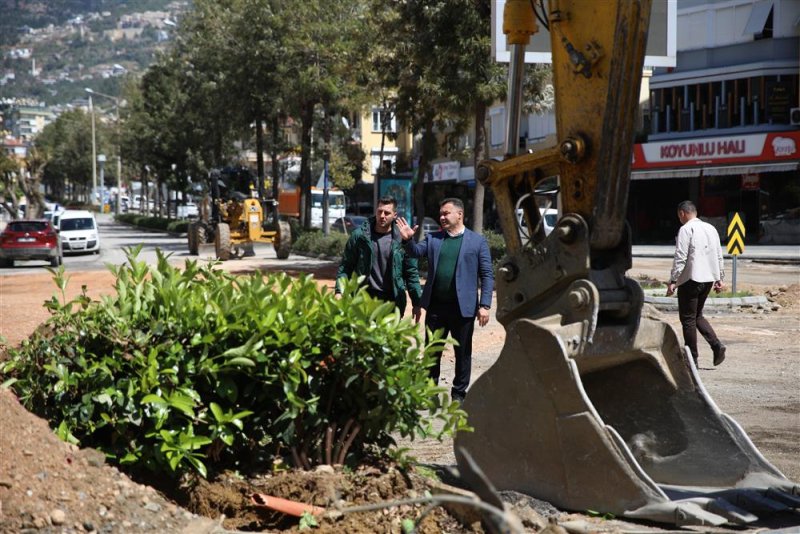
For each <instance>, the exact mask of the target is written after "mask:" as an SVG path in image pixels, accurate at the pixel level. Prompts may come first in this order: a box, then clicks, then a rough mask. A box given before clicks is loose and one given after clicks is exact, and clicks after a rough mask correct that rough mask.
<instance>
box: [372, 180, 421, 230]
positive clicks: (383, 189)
mask: <svg viewBox="0 0 800 534" xmlns="http://www.w3.org/2000/svg"><path fill="white" fill-rule="evenodd" d="M386 195H389V196H392V197H394V199H395V200H397V215H398V217H405V219H406V220H407V221H412V220H413V219H412V218H411V211H412V210H411V208H412V206H413V205H414V203H413V201H412V198H411V178H381V179H380V195H379V196H381V197H384V196H386Z"/></svg>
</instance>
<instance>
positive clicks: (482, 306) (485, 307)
mask: <svg viewBox="0 0 800 534" xmlns="http://www.w3.org/2000/svg"><path fill="white" fill-rule="evenodd" d="M490 307H491V306H487V305H485V304H481V308H483V309H484V310H488V309H489V308H490Z"/></svg>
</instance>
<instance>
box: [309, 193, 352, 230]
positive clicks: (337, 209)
mask: <svg viewBox="0 0 800 534" xmlns="http://www.w3.org/2000/svg"><path fill="white" fill-rule="evenodd" d="M323 193H324V192H323V190H322V189H317V188H316V187H312V188H311V227H312V228H322V196H323ZM344 214H345V201H344V191H341V190H339V189H328V220H329V221H330V222H331V224H333V222H334V221H335V220H336V219H338V218H340V217H344Z"/></svg>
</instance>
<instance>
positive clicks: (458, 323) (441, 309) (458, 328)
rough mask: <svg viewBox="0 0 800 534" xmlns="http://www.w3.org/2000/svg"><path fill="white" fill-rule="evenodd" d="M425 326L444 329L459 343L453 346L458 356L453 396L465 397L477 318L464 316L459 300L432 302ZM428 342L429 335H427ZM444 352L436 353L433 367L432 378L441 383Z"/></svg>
mask: <svg viewBox="0 0 800 534" xmlns="http://www.w3.org/2000/svg"><path fill="white" fill-rule="evenodd" d="M425 326H427V327H428V328H430V329H431V331H435V330H444V334H445V336H446V335H448V334H449V335H451V336H452V337H453V338H454V339H455V340H456V341H457V342H458V345H455V346H454V347H453V350H454V352H455V356H456V374H455V377H453V387H452V388H451V390H450V396H451V397H461V398H463V397H464V396H465V395H466V394H467V387H469V380H470V375H471V373H472V333H473V332H474V331H475V318H474V317H462V316H461V311H460V310H459V308H458V302H452V303H444V304H442V303H439V304H431V306H430V307H429V308H428V310H427V313H426V315H425ZM425 341H426V342H427V341H428V339H427V335H426V336H425ZM441 364H442V353H441V352H439V353H438V354H436V362H435V363H434V364H433V366H432V367H431V378H432V379H433V381H434V383H436V384H438V383H439V375H440V374H441Z"/></svg>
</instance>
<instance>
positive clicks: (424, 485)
mask: <svg viewBox="0 0 800 534" xmlns="http://www.w3.org/2000/svg"><path fill="white" fill-rule="evenodd" d="M434 486H437V483H435V482H434V481H433V480H431V479H426V478H424V477H421V476H419V475H417V474H414V473H405V472H401V471H400V470H398V469H396V468H394V467H391V466H381V467H374V466H367V467H362V468H359V469H358V470H356V471H350V470H347V469H343V468H342V467H340V466H339V467H336V468H333V467H331V466H320V468H318V469H317V470H316V471H313V472H306V471H283V472H279V473H276V474H274V475H265V476H261V477H256V478H253V479H249V480H244V479H242V478H241V477H240V476H238V475H237V474H234V473H224V474H223V475H221V476H220V477H218V478H217V479H216V480H214V481H213V482H210V481H206V480H201V481H199V483H198V484H197V485H195V487H194V488H192V490H190V492H189V498H190V502H189V504H188V507H189V508H190V509H191V510H192V511H194V512H196V513H198V514H200V515H204V516H206V517H219V516H221V515H224V516H225V517H226V519H225V520H224V521H223V526H224V527H225V528H226V529H231V530H246V531H251V530H252V531H265V530H266V531H275V530H280V531H290V532H293V531H297V530H298V519H297V518H296V517H292V516H288V515H285V514H283V513H280V512H276V511H273V510H271V509H269V508H266V507H260V506H256V505H254V503H253V500H252V496H253V495H254V494H260V495H267V496H278V497H281V498H284V499H289V500H292V501H295V502H298V503H303V504H310V505H314V506H317V507H319V508H322V509H324V510H325V512H324V513H322V515H321V516H319V517H318V519H317V522H318V526H317V528H315V529H314V532H322V533H330V534H333V533H339V532H349V533H365V534H367V533H373V532H400V531H401V524H402V522H403V521H404V520H412V521H414V520H416V519H417V518H419V517H421V515H422V513H423V510H424V509H425V506H426V505H424V504H400V505H397V506H391V505H390V503H392V502H397V501H400V500H408V499H416V498H419V497H423V496H424V494H425V493H426V492H431V491H434V492H435V491H436V490H435V489H434ZM370 504H372V505H376V510H372V511H368V512H354V513H345V514H343V515H342V514H341V513H339V512H338V511H337V509H336V507H337V506H340V507H342V508H343V509H346V508H349V507H353V506H363V505H370ZM417 532H420V533H430V534H434V533H438V532H454V533H458V532H483V530H482V529H481V528H480V526H479V525H475V529H473V528H472V527H465V526H463V525H461V524H460V523H459V522H458V520H456V519H455V518H454V517H452V516H450V515H449V514H448V513H447V512H446V511H445V510H444V509H443V508H439V507H437V508H435V509H433V510H432V511H431V512H430V513H429V514H428V515H426V516H425V518H424V519H423V520H422V521H421V523H420V524H419V525H418V526H417Z"/></svg>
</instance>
